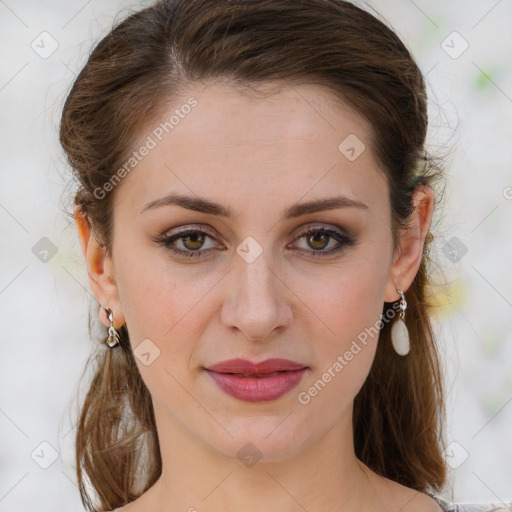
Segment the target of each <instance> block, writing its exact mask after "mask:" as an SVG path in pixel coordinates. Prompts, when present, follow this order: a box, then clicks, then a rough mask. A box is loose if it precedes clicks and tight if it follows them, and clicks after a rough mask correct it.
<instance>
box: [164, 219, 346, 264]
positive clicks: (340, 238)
mask: <svg viewBox="0 0 512 512" xmlns="http://www.w3.org/2000/svg"><path fill="white" fill-rule="evenodd" d="M195 234H201V235H206V236H207V237H209V238H212V239H214V237H213V236H212V235H210V233H208V232H206V231H203V230H201V229H191V228H185V229H183V230H181V231H179V232H177V233H174V234H173V235H170V236H167V235H164V236H161V237H158V238H156V239H155V241H156V242H157V243H159V244H161V245H163V246H164V247H165V248H166V249H168V250H170V251H172V252H174V253H175V254H177V255H179V256H185V257H188V258H191V257H192V258H194V257H195V258H203V257H205V256H206V254H205V253H209V252H210V251H213V250H215V249H198V250H197V251H190V250H188V251H183V250H182V249H176V248H175V247H171V244H172V243H173V242H175V241H176V240H180V239H182V238H185V237H187V236H188V235H195ZM311 235H328V236H329V237H330V238H333V239H335V240H336V241H337V242H338V243H340V244H341V245H340V246H339V247H338V248H336V249H331V250H329V251H312V250H311V251H307V252H308V253H309V255H310V256H312V257H313V258H319V257H326V256H330V255H332V254H335V253H338V252H340V251H342V250H343V249H344V248H345V247H349V246H352V245H354V244H355V240H354V239H353V238H352V237H351V236H349V235H347V234H346V233H344V232H343V231H342V230H340V229H338V228H335V227H323V226H322V227H317V228H311V227H308V229H307V230H306V231H304V232H302V233H300V234H299V235H298V236H297V238H296V240H300V239H301V238H305V237H307V236H311ZM301 253H302V254H304V251H301Z"/></svg>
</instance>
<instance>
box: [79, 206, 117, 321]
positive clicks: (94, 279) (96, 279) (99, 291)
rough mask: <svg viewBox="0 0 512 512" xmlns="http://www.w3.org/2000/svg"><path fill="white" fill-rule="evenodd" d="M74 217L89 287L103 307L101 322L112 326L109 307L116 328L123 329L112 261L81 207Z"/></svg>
mask: <svg viewBox="0 0 512 512" xmlns="http://www.w3.org/2000/svg"><path fill="white" fill-rule="evenodd" d="M74 217H75V221H76V225H77V228H78V237H79V239H80V246H81V248H82V252H83V254H84V257H85V263H86V267H87V275H88V276H89V285H90V287H91V290H92V293H93V294H94V296H95V297H96V299H97V300H98V302H99V303H100V304H101V305H102V307H101V309H100V318H101V321H102V323H103V324H104V325H105V326H106V327H109V326H110V321H109V320H108V318H107V314H106V312H105V310H104V307H108V308H110V309H111V310H112V313H113V316H114V327H116V328H118V327H121V326H122V325H123V324H124V323H125V319H124V315H123V311H122V307H121V301H120V300H119V292H118V288H117V282H116V276H115V271H114V266H113V263H112V259H111V258H110V257H109V256H108V254H107V251H106V248H105V247H104V246H103V245H100V244H99V243H98V242H97V240H96V238H95V236H94V228H93V227H92V226H90V224H89V222H88V218H87V217H86V215H85V214H84V213H83V212H82V210H81V208H80V206H77V207H76V209H75V213H74Z"/></svg>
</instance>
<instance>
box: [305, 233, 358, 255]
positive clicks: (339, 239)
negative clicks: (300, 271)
mask: <svg viewBox="0 0 512 512" xmlns="http://www.w3.org/2000/svg"><path fill="white" fill-rule="evenodd" d="M302 238H304V239H305V240H306V243H307V246H308V248H307V249H306V251H300V252H305V253H306V254H307V255H308V256H313V257H314V258H315V257H322V256H330V255H331V254H335V253H337V252H339V251H341V250H343V249H344V248H345V247H346V246H351V245H354V244H355V240H354V238H352V237H351V236H349V235H348V234H346V233H345V232H344V231H342V230H341V229H339V228H335V227H323V226H322V227H319V228H311V227H309V228H308V230H307V231H305V232H304V233H302V234H301V235H299V237H298V238H297V240H300V239H302ZM332 241H333V242H334V246H335V248H334V249H330V250H327V251H326V250H325V249H326V247H329V245H330V244H331V242H332ZM336 243H337V247H336ZM331 245H332V244H331Z"/></svg>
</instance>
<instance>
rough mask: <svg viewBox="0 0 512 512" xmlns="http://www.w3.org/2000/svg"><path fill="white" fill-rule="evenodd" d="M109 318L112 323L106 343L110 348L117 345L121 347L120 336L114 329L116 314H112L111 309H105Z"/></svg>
mask: <svg viewBox="0 0 512 512" xmlns="http://www.w3.org/2000/svg"><path fill="white" fill-rule="evenodd" d="M103 309H104V310H105V311H106V313H107V316H108V319H109V321H110V327H109V328H108V338H107V339H106V342H107V344H108V346H109V347H110V348H113V347H115V346H116V345H119V334H118V332H117V330H116V328H115V327H114V314H113V313H112V310H111V309H110V308H103Z"/></svg>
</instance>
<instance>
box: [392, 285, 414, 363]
mask: <svg viewBox="0 0 512 512" xmlns="http://www.w3.org/2000/svg"><path fill="white" fill-rule="evenodd" d="M397 292H398V293H399V294H400V296H401V299H400V316H399V318H397V320H395V321H394V322H393V325H392V326H391V343H392V344H393V348H394V349H395V351H396V353H397V354H398V355H401V356H406V355H407V354H408V353H409V350H410V349H411V344H410V342H409V331H408V329H407V325H405V310H406V308H407V302H406V301H405V295H404V294H403V292H401V291H400V290H397Z"/></svg>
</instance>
